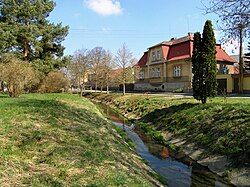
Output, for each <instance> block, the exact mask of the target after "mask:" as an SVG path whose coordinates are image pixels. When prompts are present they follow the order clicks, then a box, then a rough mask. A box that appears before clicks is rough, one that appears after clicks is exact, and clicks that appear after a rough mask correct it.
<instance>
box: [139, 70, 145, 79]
mask: <svg viewBox="0 0 250 187" xmlns="http://www.w3.org/2000/svg"><path fill="white" fill-rule="evenodd" d="M144 77H145V75H144V71H140V73H139V79H144Z"/></svg>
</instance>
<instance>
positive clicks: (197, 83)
mask: <svg viewBox="0 0 250 187" xmlns="http://www.w3.org/2000/svg"><path fill="white" fill-rule="evenodd" d="M201 48H202V40H201V34H200V33H199V32H196V33H194V46H193V55H192V73H193V79H192V86H193V96H194V98H195V99H197V100H201V99H202V90H201V88H202V87H203V82H204V78H203V65H204V63H203V62H202V60H201Z"/></svg>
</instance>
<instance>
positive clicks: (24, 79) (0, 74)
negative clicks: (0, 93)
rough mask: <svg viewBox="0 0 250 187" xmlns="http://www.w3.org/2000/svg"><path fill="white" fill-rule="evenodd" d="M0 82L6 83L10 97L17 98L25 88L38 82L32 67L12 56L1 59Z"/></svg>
mask: <svg viewBox="0 0 250 187" xmlns="http://www.w3.org/2000/svg"><path fill="white" fill-rule="evenodd" d="M0 80H2V81H4V82H5V83H6V86H7V90H8V93H9V95H10V97H18V96H19V95H20V94H21V93H22V92H23V90H24V89H25V88H29V87H31V86H32V85H33V84H36V83H37V82H38V79H37V78H36V72H35V70H34V69H33V68H32V66H31V65H30V64H28V63H27V62H24V61H22V60H20V59H18V58H16V57H15V56H13V55H6V56H4V57H3V58H2V59H1V64H0Z"/></svg>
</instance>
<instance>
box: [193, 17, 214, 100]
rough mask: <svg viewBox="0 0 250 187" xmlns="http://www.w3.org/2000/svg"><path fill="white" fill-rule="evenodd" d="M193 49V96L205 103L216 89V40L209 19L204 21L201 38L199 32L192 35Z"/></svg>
mask: <svg viewBox="0 0 250 187" xmlns="http://www.w3.org/2000/svg"><path fill="white" fill-rule="evenodd" d="M193 50H194V51H193V57H192V65H193V68H192V71H193V74H194V76H193V92H194V94H193V96H194V98H195V99H197V100H201V102H202V103H203V104H205V103H206V102H207V98H208V97H214V96H215V95H216V91H217V81H216V73H217V68H216V41H215V37H214V31H213V26H212V22H211V21H210V20H208V21H206V23H205V26H204V29H203V34H202V39H201V37H200V34H199V33H196V34H195V35H194V49H193Z"/></svg>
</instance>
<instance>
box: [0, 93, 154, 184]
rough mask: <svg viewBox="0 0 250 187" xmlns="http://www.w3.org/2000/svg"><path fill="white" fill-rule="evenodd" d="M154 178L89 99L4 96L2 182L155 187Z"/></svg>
mask: <svg viewBox="0 0 250 187" xmlns="http://www.w3.org/2000/svg"><path fill="white" fill-rule="evenodd" d="M147 177H148V178H147ZM149 181H150V177H149V175H148V170H147V167H146V166H145V164H143V163H142V161H141V160H140V159H139V158H138V157H137V156H136V155H135V154H134V153H133V152H132V151H131V150H130V149H129V147H128V145H127V144H125V143H124V141H123V139H122V138H121V137H120V136H119V135H118V134H117V133H116V132H115V131H114V130H113V128H112V125H111V124H110V123H109V122H108V121H107V120H106V119H105V118H104V117H103V116H102V115H101V113H99V112H98V110H97V108H96V107H95V106H94V105H93V104H92V103H91V102H89V101H88V100H87V99H81V98H79V97H78V96H73V95H67V94H44V95H39V94H29V95H23V96H21V98H18V99H11V98H8V97H7V96H4V95H0V184H1V186H152V183H151V182H149Z"/></svg>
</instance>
